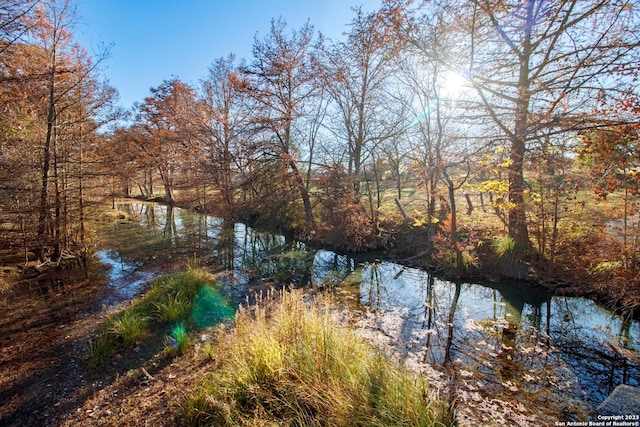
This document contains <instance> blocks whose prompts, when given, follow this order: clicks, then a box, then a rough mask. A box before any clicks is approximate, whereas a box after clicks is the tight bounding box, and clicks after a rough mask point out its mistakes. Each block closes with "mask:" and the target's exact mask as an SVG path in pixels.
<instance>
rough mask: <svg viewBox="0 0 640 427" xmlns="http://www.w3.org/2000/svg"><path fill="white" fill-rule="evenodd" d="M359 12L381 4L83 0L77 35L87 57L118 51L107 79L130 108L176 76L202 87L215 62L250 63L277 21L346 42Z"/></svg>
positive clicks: (363, 0) (351, 0)
mask: <svg viewBox="0 0 640 427" xmlns="http://www.w3.org/2000/svg"><path fill="white" fill-rule="evenodd" d="M357 5H360V6H362V7H363V9H364V10H365V11H372V10H375V9H376V8H377V7H378V6H379V5H380V0H182V1H179V0H78V8H79V14H80V19H79V22H78V25H77V27H76V30H75V36H76V40H77V41H78V42H79V43H80V44H82V45H83V46H84V47H85V48H86V49H87V51H88V52H89V54H92V53H94V52H97V51H99V47H100V45H111V44H113V47H112V49H111V55H110V57H109V58H108V59H107V61H106V62H105V63H104V65H103V67H102V68H103V74H104V75H105V76H106V77H107V78H108V79H109V81H110V83H111V85H112V86H113V87H115V88H116V89H118V91H119V92H120V102H121V104H122V105H123V106H124V107H127V108H128V107H130V106H132V105H133V103H134V102H141V101H143V100H144V97H145V96H147V95H148V94H149V89H150V88H151V87H156V86H158V85H160V84H161V83H162V81H163V80H167V79H170V78H171V77H172V76H177V77H179V78H180V79H181V80H183V81H185V82H187V83H190V84H193V85H196V84H197V83H198V80H199V79H201V78H202V77H204V76H205V74H206V73H207V69H208V67H209V65H211V63H212V62H213V61H214V60H215V59H217V58H220V57H226V56H227V55H228V54H230V53H235V54H236V56H237V57H238V58H246V59H248V60H250V59H251V48H252V46H253V40H254V36H255V35H256V33H257V34H258V36H259V37H262V36H264V35H266V34H267V33H268V31H269V28H270V25H271V24H270V23H271V19H272V18H278V17H283V18H284V19H285V20H286V21H287V24H288V25H289V27H291V28H298V27H300V26H302V25H303V24H304V23H305V22H307V20H309V21H310V22H311V24H312V25H313V26H314V28H315V30H316V31H321V32H322V33H323V34H325V36H327V37H330V38H332V39H338V38H341V37H342V33H343V32H344V31H346V30H347V29H348V27H347V24H348V23H349V22H350V21H351V19H352V18H353V12H352V10H351V8H352V7H353V6H357Z"/></svg>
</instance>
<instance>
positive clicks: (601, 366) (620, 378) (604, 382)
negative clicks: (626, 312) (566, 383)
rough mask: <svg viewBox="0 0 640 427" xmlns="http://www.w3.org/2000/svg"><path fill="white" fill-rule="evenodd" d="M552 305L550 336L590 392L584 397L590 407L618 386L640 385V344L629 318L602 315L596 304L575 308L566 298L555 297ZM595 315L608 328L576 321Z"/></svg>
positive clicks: (576, 306)
mask: <svg viewBox="0 0 640 427" xmlns="http://www.w3.org/2000/svg"><path fill="white" fill-rule="evenodd" d="M554 305H555V309H556V312H557V315H556V316H555V317H554V319H553V321H552V322H551V326H550V330H551V331H550V332H551V335H552V337H553V338H554V340H555V342H556V343H557V346H558V347H559V348H560V349H561V350H562V353H563V358H564V359H565V360H566V362H567V363H568V364H570V365H572V366H573V370H574V372H575V373H576V375H577V377H578V379H579V381H580V383H581V384H582V385H583V386H585V387H590V388H591V389H592V391H591V393H589V394H588V396H586V398H587V400H588V401H589V402H591V404H592V405H594V406H596V405H598V404H600V403H601V402H602V401H603V400H604V399H605V398H606V397H607V396H608V395H609V394H610V393H611V392H612V391H613V389H615V387H616V386H618V385H619V384H629V385H632V386H640V359H639V358H638V352H639V351H640V348H639V344H640V343H639V342H638V337H637V336H636V337H634V336H633V333H632V327H633V322H632V321H631V320H630V319H629V318H619V317H618V316H615V315H613V314H602V312H603V311H602V310H599V309H598V307H597V306H596V305H595V303H591V304H583V305H578V304H574V303H572V302H571V301H570V300H569V299H568V298H556V299H555V300H554ZM598 314H599V315H601V316H606V317H607V322H603V323H604V324H607V325H609V326H608V327H604V328H602V327H601V328H595V329H593V328H589V327H588V326H589V324H588V323H585V322H584V321H579V320H578V319H584V318H588V317H591V316H596V315H598ZM635 327H636V329H637V328H638V326H637V324H636V326H635Z"/></svg>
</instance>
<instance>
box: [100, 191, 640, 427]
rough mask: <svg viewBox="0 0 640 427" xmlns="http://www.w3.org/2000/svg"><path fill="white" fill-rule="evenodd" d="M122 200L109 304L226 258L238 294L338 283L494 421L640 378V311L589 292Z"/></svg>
mask: <svg viewBox="0 0 640 427" xmlns="http://www.w3.org/2000/svg"><path fill="white" fill-rule="evenodd" d="M116 208H117V209H119V210H121V211H124V212H126V213H127V216H128V219H127V220H122V221H120V222H118V223H116V224H113V225H111V224H110V225H109V226H105V227H103V229H102V230H101V231H100V232H99V242H98V245H97V250H96V257H97V259H98V260H99V261H100V262H102V263H103V264H105V265H107V266H109V267H110V268H109V270H108V275H109V285H108V286H107V288H106V289H105V291H104V292H103V295H101V297H100V298H101V299H102V302H103V304H106V305H111V304H115V303H117V302H119V301H123V300H127V299H130V298H132V297H134V296H135V295H136V294H137V293H139V292H141V291H142V290H143V288H144V284H145V283H146V282H147V281H148V280H150V279H151V278H153V277H155V276H157V275H159V274H161V273H163V272H167V271H171V270H173V269H176V268H180V267H183V266H184V265H185V263H187V262H190V261H191V262H194V261H195V262H197V263H199V264H200V265H205V266H206V265H207V264H211V265H222V266H224V268H225V269H226V273H225V274H224V275H223V276H222V277H223V285H222V292H223V294H224V296H225V297H226V298H227V299H228V300H229V301H230V302H231V303H232V304H236V305H237V304H240V303H243V302H245V301H246V300H248V299H250V298H251V295H253V292H260V291H265V290H266V289H267V288H268V287H270V286H271V285H274V284H290V285H292V286H295V287H300V288H305V289H308V290H309V291H310V292H314V293H317V292H329V293H331V294H332V295H333V296H334V298H335V303H336V304H337V305H339V306H341V307H343V308H344V309H345V312H347V313H348V316H347V317H348V319H349V320H350V322H351V323H352V324H353V325H354V326H355V328H356V329H357V330H358V331H359V332H360V333H361V334H362V335H363V336H365V338H367V339H368V340H370V341H372V342H374V343H375V344H376V345H378V346H381V347H383V348H385V349H387V350H388V351H389V352H392V353H393V354H395V355H397V356H398V357H401V358H402V359H403V360H404V361H405V363H406V364H407V366H409V367H410V368H412V369H415V370H417V371H421V372H424V373H425V374H427V375H428V376H429V378H430V381H431V382H432V383H433V384H434V385H435V386H436V387H439V388H441V389H445V390H449V391H450V390H451V389H452V387H454V388H455V394H456V397H457V399H458V401H462V402H475V404H476V405H480V406H482V407H483V408H484V409H483V410H485V411H487V413H489V412H491V413H492V417H494V420H495V417H496V416H498V417H499V416H500V415H499V414H500V413H503V414H506V415H504V416H505V417H507V418H508V419H509V420H514V419H516V420H517V417H516V418H514V415H513V414H514V413H515V414H522V417H523V419H524V421H523V423H522V424H526V422H525V421H527V420H526V417H527V416H529V415H527V414H529V412H528V411H527V408H530V407H532V406H535V405H538V406H540V405H543V406H544V405H549V406H554V407H556V408H559V409H558V410H559V411H563V413H568V414H569V415H567V419H573V418H578V419H579V418H580V414H584V413H588V412H589V411H592V410H593V409H594V408H595V407H596V406H597V405H598V404H599V403H601V402H602V401H603V400H604V399H605V398H606V397H607V395H608V394H609V393H610V392H611V391H612V390H613V389H614V388H615V387H616V386H617V385H618V384H621V383H625V384H629V385H632V386H639V385H640V384H639V381H640V358H639V355H640V322H638V321H634V320H630V319H624V318H622V317H620V316H618V315H617V314H615V313H613V312H611V311H608V310H606V309H605V308H603V307H601V306H600V305H598V304H596V303H595V302H593V301H591V300H589V299H584V298H571V297H564V296H555V295H553V294H552V293H549V292H546V291H544V290H541V289H535V288H532V287H530V286H527V285H525V284H523V283H519V282H500V283H468V282H453V281H447V280H441V279H439V278H438V277H436V276H434V275H433V274H431V273H429V272H427V271H424V270H420V269H416V268H410V267H406V266H403V265H400V264H396V263H393V262H388V261H384V260H374V261H371V260H368V261H365V260H358V259H356V258H353V257H350V256H347V255H343V254H337V253H334V252H331V251H327V250H318V249H311V248H308V247H307V246H305V245H304V244H303V243H301V242H297V241H295V240H291V239H288V238H286V237H285V236H281V235H277V234H272V233H266V232H261V231H259V230H256V229H253V228H251V227H249V226H246V225H245V224H242V223H230V222H228V221H223V220H222V219H219V218H216V217H212V216H207V215H201V214H198V213H194V212H190V211H187V210H184V209H179V208H171V207H167V206H164V205H160V204H153V203H142V202H136V201H125V200H121V201H119V202H118V203H117V206H116ZM452 384H453V385H452ZM501 411H502V412H501ZM496 414H498V415H496ZM529 421H533V419H531V420H529Z"/></svg>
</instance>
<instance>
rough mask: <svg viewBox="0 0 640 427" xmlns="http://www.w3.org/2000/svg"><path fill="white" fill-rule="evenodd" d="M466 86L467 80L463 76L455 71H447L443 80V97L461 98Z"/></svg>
mask: <svg viewBox="0 0 640 427" xmlns="http://www.w3.org/2000/svg"><path fill="white" fill-rule="evenodd" d="M466 84H467V79H465V78H464V77H463V76H461V75H460V74H458V73H456V72H455V71H447V73H446V74H445V75H444V78H443V80H442V88H441V90H442V95H443V96H444V97H446V98H451V99H456V98H458V96H460V94H461V93H462V91H463V90H464V87H465V85H466Z"/></svg>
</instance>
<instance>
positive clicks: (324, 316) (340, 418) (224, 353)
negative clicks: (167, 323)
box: [183, 292, 451, 426]
mask: <svg viewBox="0 0 640 427" xmlns="http://www.w3.org/2000/svg"><path fill="white" fill-rule="evenodd" d="M215 357H216V362H217V363H215V364H214V365H215V366H219V368H218V369H216V370H215V371H213V372H211V373H210V374H208V375H207V376H206V377H205V378H203V379H202V383H201V385H200V386H199V387H198V388H197V389H195V390H194V391H192V393H191V394H190V395H188V397H187V398H186V400H185V402H184V404H183V409H184V411H185V415H186V417H187V422H188V423H190V424H194V425H216V426H225V425H227V426H231V425H301V426H303V425H304V426H306V425H332V426H393V425H407V426H408V425H411V426H441V425H450V424H451V413H450V411H449V409H448V405H447V404H446V402H445V401H444V400H441V399H439V398H438V397H436V396H435V394H434V393H433V392H432V391H430V390H429V388H428V386H427V384H426V382H425V380H424V378H422V377H420V376H417V375H413V374H411V373H409V372H407V371H406V370H405V369H403V368H402V367H401V366H400V365H398V364H397V363H394V362H392V361H390V360H389V359H388V358H386V357H385V356H384V355H382V354H381V353H380V352H378V351H376V350H375V349H374V348H373V347H371V346H370V345H369V344H367V343H366V342H365V341H363V340H362V339H360V338H359V337H357V336H356V335H355V334H354V333H353V331H351V330H349V329H347V328H346V327H345V326H341V325H338V324H337V323H336V322H335V321H334V320H333V319H332V318H331V316H330V314H329V311H328V309H327V308H320V307H317V306H312V307H308V306H307V304H306V303H305V302H304V300H303V298H302V295H301V294H300V293H297V292H294V293H284V294H282V295H281V297H280V299H279V301H278V302H277V303H274V302H273V301H270V302H264V301H263V302H261V303H260V304H259V305H258V306H257V307H256V308H254V309H251V310H242V311H241V312H239V313H238V316H237V317H236V322H235V328H234V329H233V330H232V331H231V332H230V333H229V334H227V335H225V336H224V337H223V338H221V342H220V343H219V345H218V353H217V354H216V355H215Z"/></svg>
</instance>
